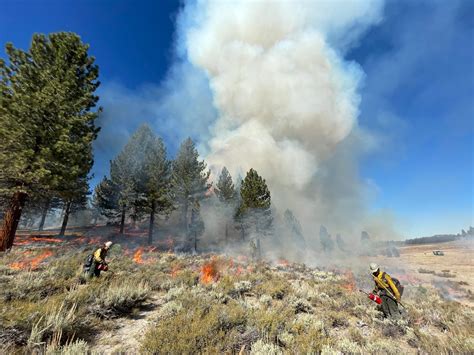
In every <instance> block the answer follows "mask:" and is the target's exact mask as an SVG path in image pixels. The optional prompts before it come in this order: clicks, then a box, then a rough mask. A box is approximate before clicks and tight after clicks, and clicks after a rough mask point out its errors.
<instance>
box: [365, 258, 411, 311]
mask: <svg viewBox="0 0 474 355" xmlns="http://www.w3.org/2000/svg"><path fill="white" fill-rule="evenodd" d="M369 269H370V272H371V274H372V278H373V279H374V282H375V288H374V291H373V293H374V294H378V295H379V296H380V298H381V299H382V305H381V306H382V312H383V314H384V315H385V317H394V318H397V317H399V316H400V310H399V308H398V304H399V302H400V301H401V297H402V294H403V286H402V285H401V284H400V282H399V281H398V280H397V279H396V278H392V277H390V275H389V274H387V273H386V272H383V271H381V270H380V267H379V266H378V265H377V264H375V263H370V265H369Z"/></svg>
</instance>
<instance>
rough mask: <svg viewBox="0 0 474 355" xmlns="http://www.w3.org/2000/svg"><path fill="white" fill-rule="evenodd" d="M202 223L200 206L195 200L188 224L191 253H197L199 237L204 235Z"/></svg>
mask: <svg viewBox="0 0 474 355" xmlns="http://www.w3.org/2000/svg"><path fill="white" fill-rule="evenodd" d="M204 229H205V226H204V221H203V220H202V217H201V206H200V204H199V201H198V200H195V201H194V203H193V207H192V209H191V222H190V224H189V234H190V237H191V239H192V240H191V241H192V244H193V251H194V252H195V253H197V245H198V241H199V237H200V236H201V235H202V234H203V233H204Z"/></svg>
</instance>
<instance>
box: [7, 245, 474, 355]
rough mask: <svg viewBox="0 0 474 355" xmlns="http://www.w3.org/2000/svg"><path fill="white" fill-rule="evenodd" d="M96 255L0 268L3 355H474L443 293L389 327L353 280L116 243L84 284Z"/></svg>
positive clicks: (34, 259)
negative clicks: (84, 271) (103, 269)
mask: <svg viewBox="0 0 474 355" xmlns="http://www.w3.org/2000/svg"><path fill="white" fill-rule="evenodd" d="M90 248H91V247H90V246H89V247H86V248H84V249H80V248H78V247H77V246H74V245H66V244H60V245H56V246H48V247H37V246H36V247H32V246H28V245H25V246H21V247H18V248H16V249H15V250H13V251H12V252H11V253H9V254H7V255H4V256H3V257H2V258H1V259H0V284H1V288H0V301H1V305H2V306H1V309H0V353H31V352H32V351H39V352H40V353H48V354H50V353H51V354H52V353H70V354H72V353H84V352H87V351H92V352H96V351H97V352H104V351H106V352H118V351H125V352H132V353H133V352H142V353H191V352H211V353H215V352H227V353H239V352H241V353H252V354H278V353H307V352H315V351H321V352H323V353H326V354H327V353H394V354H395V353H397V354H398V353H416V352H422V353H447V352H456V353H460V352H464V353H472V352H474V339H473V336H472V334H473V329H474V317H473V310H472V308H470V307H467V306H465V305H461V304H459V303H457V302H452V301H446V300H443V299H442V298H441V297H440V296H439V295H438V292H437V291H436V290H435V289H432V288H424V287H421V286H419V287H410V286H407V288H406V289H405V294H404V303H405V305H406V312H405V315H404V317H403V319H402V320H399V321H390V320H384V319H383V318H382V316H381V313H380V312H379V311H378V310H377V309H376V306H377V305H376V304H375V303H373V302H371V301H370V300H369V299H367V297H366V296H365V295H363V294H361V293H360V292H358V290H357V287H358V286H361V285H363V286H366V288H367V289H368V286H369V285H370V282H369V281H370V280H367V279H368V277H367V275H357V274H356V275H354V274H352V272H351V271H350V270H339V271H336V270H333V271H328V270H320V269H314V268H308V267H306V266H305V265H300V264H291V263H288V262H286V261H283V260H282V261H280V262H277V263H273V264H270V263H266V262H260V263H254V262H251V261H249V260H247V258H245V257H243V256H241V257H235V258H231V257H226V256H219V255H200V256H190V255H175V254H171V253H161V252H156V251H148V252H147V249H138V250H130V251H129V250H127V249H125V248H122V247H121V246H120V245H118V244H116V245H114V246H113V248H112V250H111V253H110V255H109V259H110V269H111V271H109V272H107V273H103V277H101V278H100V279H95V280H92V281H90V282H87V283H84V282H83V281H82V280H81V277H80V272H81V264H82V262H83V260H84V258H85V256H86V255H87V252H89V251H90ZM364 283H365V284H364ZM370 286H371V285H370ZM143 334H144V336H143Z"/></svg>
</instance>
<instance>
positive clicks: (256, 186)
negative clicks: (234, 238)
mask: <svg viewBox="0 0 474 355" xmlns="http://www.w3.org/2000/svg"><path fill="white" fill-rule="evenodd" d="M240 198H241V201H240V206H239V209H238V211H237V218H238V219H239V220H240V224H241V226H242V228H243V233H244V234H243V236H244V238H245V233H252V234H254V235H255V238H256V240H257V246H258V247H259V246H260V238H261V237H264V236H267V235H270V234H271V233H272V223H273V217H272V212H271V196H270V190H269V189H268V186H267V183H266V182H265V179H263V178H262V177H261V176H260V175H258V173H257V172H256V171H255V170H254V169H250V170H249V171H248V172H247V175H246V176H245V179H244V180H243V181H242V185H241V187H240ZM258 252H259V254H260V253H261V252H260V250H258Z"/></svg>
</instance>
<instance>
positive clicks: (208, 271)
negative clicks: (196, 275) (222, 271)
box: [201, 259, 220, 284]
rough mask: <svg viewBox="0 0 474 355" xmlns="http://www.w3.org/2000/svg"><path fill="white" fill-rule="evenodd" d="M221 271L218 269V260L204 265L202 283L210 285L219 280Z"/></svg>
mask: <svg viewBox="0 0 474 355" xmlns="http://www.w3.org/2000/svg"><path fill="white" fill-rule="evenodd" d="M219 276H220V275H219V271H218V268H217V260H215V259H213V260H211V262H209V263H207V264H204V265H203V266H202V268H201V282H202V283H203V284H210V283H211V282H216V281H217V280H218V279H219Z"/></svg>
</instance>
